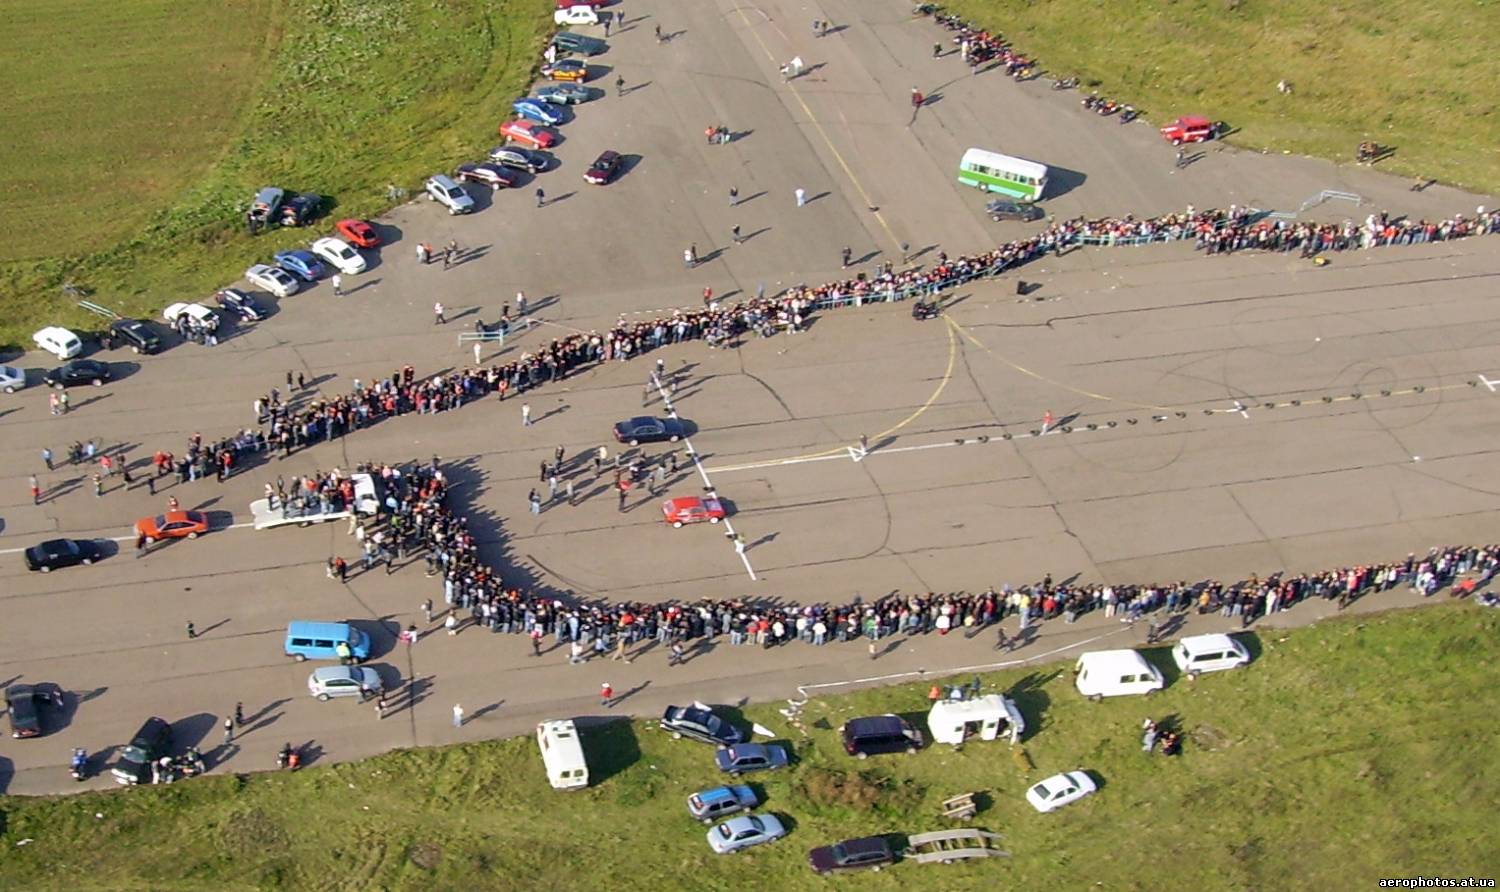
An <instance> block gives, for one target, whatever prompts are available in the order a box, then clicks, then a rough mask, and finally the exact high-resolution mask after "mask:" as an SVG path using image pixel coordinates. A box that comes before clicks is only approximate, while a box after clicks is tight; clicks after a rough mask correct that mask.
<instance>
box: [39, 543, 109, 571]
mask: <svg viewBox="0 0 1500 892" xmlns="http://www.w3.org/2000/svg"><path fill="white" fill-rule="evenodd" d="M100 554H101V552H100V551H99V544H98V543H97V542H94V541H93V540H91V539H48V540H47V541H45V542H39V543H37V544H36V545H33V546H31V547H30V548H28V549H26V569H28V570H36V571H40V572H42V573H51V572H52V571H53V570H60V569H62V568H63V567H72V566H75V565H77V564H92V563H93V562H94V561H97V560H98V559H99V557H100Z"/></svg>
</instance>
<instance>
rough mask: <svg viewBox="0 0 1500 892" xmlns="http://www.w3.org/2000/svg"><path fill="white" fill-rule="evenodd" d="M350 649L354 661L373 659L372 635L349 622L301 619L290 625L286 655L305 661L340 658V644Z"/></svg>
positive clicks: (288, 626) (287, 633)
mask: <svg viewBox="0 0 1500 892" xmlns="http://www.w3.org/2000/svg"><path fill="white" fill-rule="evenodd" d="M340 644H343V645H344V646H346V647H347V648H348V649H349V653H350V655H351V656H353V657H354V660H355V662H359V663H363V662H364V661H365V660H368V659H369V658H370V636H369V635H366V634H365V633H364V632H361V631H360V630H359V629H356V628H354V627H353V626H351V625H349V624H348V623H310V622H306V621H302V620H298V621H296V622H292V623H289V624H287V627H286V648H285V649H286V655H287V656H289V657H291V658H292V659H294V660H296V661H297V662H299V663H300V662H302V661H303V660H337V659H339V657H340V654H339V645H340Z"/></svg>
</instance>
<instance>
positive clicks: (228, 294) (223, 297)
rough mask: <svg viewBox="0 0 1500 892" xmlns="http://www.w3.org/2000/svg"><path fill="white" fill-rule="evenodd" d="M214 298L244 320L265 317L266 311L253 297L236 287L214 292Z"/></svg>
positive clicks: (254, 320)
mask: <svg viewBox="0 0 1500 892" xmlns="http://www.w3.org/2000/svg"><path fill="white" fill-rule="evenodd" d="M214 300H215V301H216V302H217V303H218V304H219V306H221V307H223V308H224V309H226V310H228V311H229V312H231V313H234V314H235V315H237V316H239V317H240V318H241V319H243V320H245V321H246V322H258V321H260V320H261V319H264V318H265V317H266V311H265V310H264V309H262V308H261V306H260V304H258V303H256V302H255V298H253V297H251V296H250V295H248V294H246V293H245V292H243V291H241V290H240V289H238V288H225V289H224V290H222V291H219V292H217V293H215V294H214Z"/></svg>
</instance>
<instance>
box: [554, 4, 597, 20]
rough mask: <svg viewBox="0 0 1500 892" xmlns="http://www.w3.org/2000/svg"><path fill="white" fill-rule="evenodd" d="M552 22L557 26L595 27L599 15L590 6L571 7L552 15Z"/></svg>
mask: <svg viewBox="0 0 1500 892" xmlns="http://www.w3.org/2000/svg"><path fill="white" fill-rule="evenodd" d="M552 21H553V22H555V23H557V24H559V25H597V24H599V13H597V12H595V11H594V7H592V6H585V5H578V6H571V7H569V8H567V9H559V10H558V11H556V12H554V13H552Z"/></svg>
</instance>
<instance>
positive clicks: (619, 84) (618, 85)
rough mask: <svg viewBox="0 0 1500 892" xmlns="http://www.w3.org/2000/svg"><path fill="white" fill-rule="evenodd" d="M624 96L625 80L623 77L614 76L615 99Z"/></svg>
mask: <svg viewBox="0 0 1500 892" xmlns="http://www.w3.org/2000/svg"><path fill="white" fill-rule="evenodd" d="M624 95H625V78H624V77H623V76H616V77H615V98H616V99H618V98H619V97H621V96H624Z"/></svg>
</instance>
